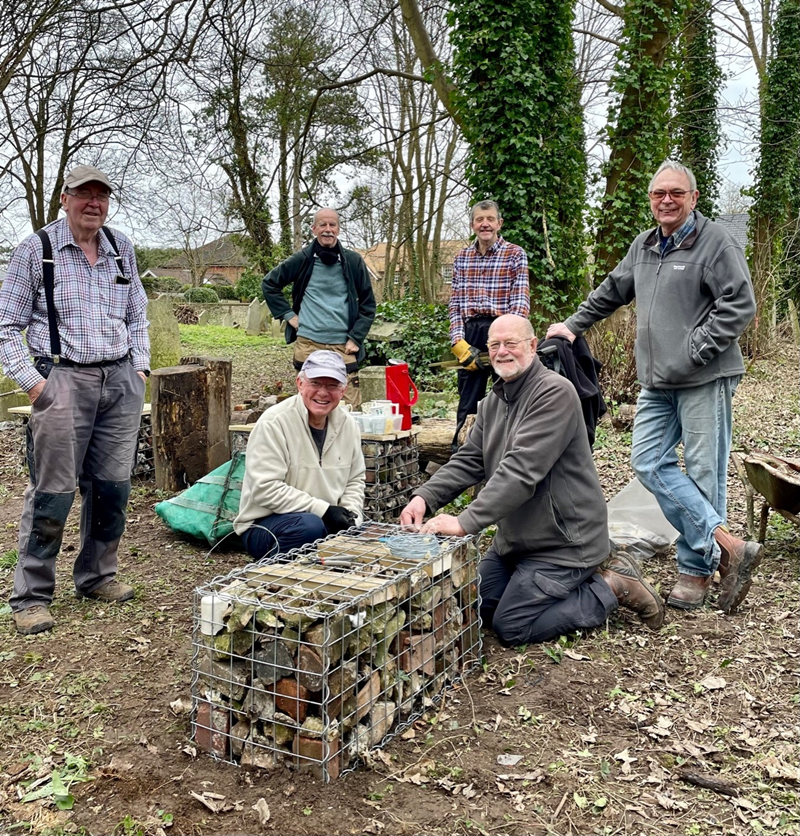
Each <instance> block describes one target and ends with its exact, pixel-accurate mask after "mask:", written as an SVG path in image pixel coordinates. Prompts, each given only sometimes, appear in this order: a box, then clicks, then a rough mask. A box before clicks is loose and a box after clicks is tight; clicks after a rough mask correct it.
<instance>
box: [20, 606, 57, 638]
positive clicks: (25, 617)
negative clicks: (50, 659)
mask: <svg viewBox="0 0 800 836" xmlns="http://www.w3.org/2000/svg"><path fill="white" fill-rule="evenodd" d="M13 617H14V626H15V627H16V628H17V632H18V633H21V634H22V635H23V636H31V635H33V634H34V633H44V632H45V631H47V630H52V629H53V625H54V624H55V621H54V620H53V616H52V615H50V611H49V610H48V609H47V607H28V609H26V610H18V611H17V612H15V613H14V616H13Z"/></svg>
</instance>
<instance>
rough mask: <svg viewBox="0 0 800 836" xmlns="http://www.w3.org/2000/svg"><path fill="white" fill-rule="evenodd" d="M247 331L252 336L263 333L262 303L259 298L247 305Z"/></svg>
mask: <svg viewBox="0 0 800 836" xmlns="http://www.w3.org/2000/svg"><path fill="white" fill-rule="evenodd" d="M245 331H246V332H247V333H248V334H249V335H250V336H251V337H254V336H257V335H258V334H260V333H261V303H260V302H259V301H258V299H253V301H252V302H251V303H250V304H249V305H248V306H247V325H246V326H245Z"/></svg>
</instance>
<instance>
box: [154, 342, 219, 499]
mask: <svg viewBox="0 0 800 836" xmlns="http://www.w3.org/2000/svg"><path fill="white" fill-rule="evenodd" d="M192 359H195V358H192ZM198 359H201V358H198ZM150 386H151V395H152V426H153V460H154V464H155V474H156V487H157V488H159V489H161V490H166V491H179V490H183V489H184V488H186V487H187V486H188V485H191V484H193V483H194V482H196V481H197V480H198V479H200V477H202V476H205V475H206V474H207V473H209V472H211V471H212V470H214V469H215V468H217V467H219V466H220V465H221V464H224V463H225V462H226V461H228V459H229V458H230V436H229V433H228V423H229V421H230V410H231V361H230V360H225V359H215V358H207V359H205V358H202V363H194V364H191V365H181V366H168V367H167V368H164V369H156V370H155V371H154V372H153V374H152V375H151V378H150Z"/></svg>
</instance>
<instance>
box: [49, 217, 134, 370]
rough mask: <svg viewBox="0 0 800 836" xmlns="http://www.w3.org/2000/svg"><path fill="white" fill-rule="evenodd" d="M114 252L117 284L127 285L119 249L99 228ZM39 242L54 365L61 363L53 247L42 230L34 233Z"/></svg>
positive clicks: (108, 233)
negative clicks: (54, 294)
mask: <svg viewBox="0 0 800 836" xmlns="http://www.w3.org/2000/svg"><path fill="white" fill-rule="evenodd" d="M101 229H102V230H103V232H104V233H105V236H106V238H108V243H109V244H111V249H112V250H114V261H115V262H116V263H117V283H118V284H128V283H129V282H130V279H127V278H126V276H125V265H124V264H123V263H122V256H121V255H120V254H119V247H117V242H116V239H115V238H114V236H113V235H112V233H111V230H110V229H109V228H108V227H107V226H104V227H101ZM36 234H37V235H38V236H39V240H40V241H41V242H42V278H43V279H44V298H45V301H46V302H47V325H48V328H49V330H50V353H51V355H52V357H53V362H54V363H60V362H61V338H60V337H59V336H58V319H57V317H56V306H55V302H54V300H53V288H54V287H55V283H56V274H55V262H54V260H53V247H52V245H51V244H50V236H49V235H48V234H47V233H46V232H45V231H44V230H43V229H39V230H37V231H36Z"/></svg>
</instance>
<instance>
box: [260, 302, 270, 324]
mask: <svg viewBox="0 0 800 836" xmlns="http://www.w3.org/2000/svg"><path fill="white" fill-rule="evenodd" d="M260 308H261V330H262V331H269V330H270V323H271V322H272V314H271V313H270V312H269V308H268V307H267V303H266V302H261V305H260Z"/></svg>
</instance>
